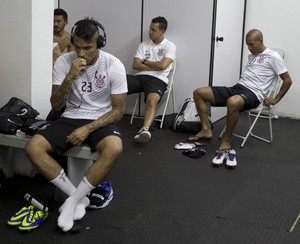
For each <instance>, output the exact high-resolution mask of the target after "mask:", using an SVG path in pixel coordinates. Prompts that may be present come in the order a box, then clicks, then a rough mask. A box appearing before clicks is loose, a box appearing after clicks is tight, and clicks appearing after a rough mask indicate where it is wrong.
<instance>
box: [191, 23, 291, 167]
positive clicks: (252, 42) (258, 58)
mask: <svg viewBox="0 0 300 244" xmlns="http://www.w3.org/2000/svg"><path fill="white" fill-rule="evenodd" d="M246 44H247V46H248V49H249V51H250V52H251V54H250V55H249V57H248V63H247V65H246V67H245V69H244V72H243V74H242V75H241V78H240V80H239V82H238V83H237V84H236V85H234V86H233V87H200V88H198V89H196V90H195V91H194V93H193V95H194V99H195V103H196V107H197V111H198V114H199V116H200V120H201V124H202V129H201V131H200V132H198V133H197V134H196V135H195V136H192V137H190V138H189V139H188V140H189V141H198V140H201V139H206V140H207V139H211V138H212V136H213V133H212V130H211V127H210V124H209V120H208V104H207V103H210V104H211V105H212V106H219V107H225V106H227V118H226V131H225V134H224V136H223V138H222V140H221V144H220V146H219V148H218V150H217V152H216V156H215V157H214V159H213V160H212V163H213V164H214V165H221V164H222V163H223V161H224V159H225V158H227V161H226V164H227V166H229V167H235V166H236V157H235V156H236V155H235V154H236V153H235V151H234V150H233V149H231V141H232V136H233V130H234V128H235V125H236V123H237V121H238V118H239V113H240V112H241V111H244V110H248V109H252V108H256V107H258V105H259V104H260V103H263V104H264V105H266V106H270V105H275V104H277V103H278V102H279V101H280V100H281V99H282V98H283V96H284V95H285V94H286V92H287V91H288V89H289V88H290V86H291V84H292V79H291V77H290V75H289V73H288V71H287V68H286V66H285V64H284V61H283V59H282V58H281V57H280V55H279V54H278V53H277V52H275V51H272V50H271V49H270V48H267V47H266V46H265V45H264V42H263V35H262V33H261V32H260V31H259V30H256V29H253V30H250V31H249V32H248V33H247V35H246ZM278 75H279V76H280V78H281V79H282V81H283V83H282V85H281V87H280V90H279V92H278V94H277V95H276V96H275V97H274V98H273V97H267V96H266V93H267V90H268V87H269V86H270V85H271V83H272V82H276V80H277V77H278Z"/></svg>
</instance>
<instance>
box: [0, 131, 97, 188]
mask: <svg viewBox="0 0 300 244" xmlns="http://www.w3.org/2000/svg"><path fill="white" fill-rule="evenodd" d="M29 139H30V138H29V137H20V136H16V135H7V134H1V133H0V149H1V152H2V153H1V154H5V155H1V156H3V157H4V160H3V161H5V162H3V163H5V164H6V165H2V167H3V166H5V167H13V164H12V163H11V162H9V154H10V153H11V152H10V149H11V148H24V147H25V145H26V143H27V142H28V140H29ZM64 156H66V157H68V166H67V167H68V169H67V170H68V177H69V179H70V180H71V182H72V183H73V184H74V185H75V186H77V185H78V184H79V183H80V181H81V180H82V177H83V175H84V173H85V172H86V170H87V169H88V168H89V167H90V166H91V164H92V163H93V162H94V161H95V160H97V159H98V157H99V152H98V151H96V152H93V153H92V152H91V150H90V147H89V146H87V145H82V146H74V147H72V148H70V149H69V150H68V151H66V152H65V153H64Z"/></svg>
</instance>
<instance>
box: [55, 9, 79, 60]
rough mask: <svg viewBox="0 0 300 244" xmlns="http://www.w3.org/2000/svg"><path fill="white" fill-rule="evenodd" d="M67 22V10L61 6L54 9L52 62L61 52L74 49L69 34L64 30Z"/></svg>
mask: <svg viewBox="0 0 300 244" xmlns="http://www.w3.org/2000/svg"><path fill="white" fill-rule="evenodd" d="M67 24H68V14H67V12H66V11H65V10H63V9H61V8H57V9H55V10H54V20H53V64H54V63H55V61H56V59H57V58H58V57H59V56H60V55H61V54H62V53H64V52H66V51H68V52H70V51H73V50H74V47H73V44H72V43H71V34H70V33H69V32H67V31H65V27H66V25H67Z"/></svg>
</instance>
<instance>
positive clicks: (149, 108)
mask: <svg viewBox="0 0 300 244" xmlns="http://www.w3.org/2000/svg"><path fill="white" fill-rule="evenodd" d="M159 99H160V97H159V95H158V94H156V93H149V94H148V96H147V99H146V111H145V115H144V123H143V127H146V128H149V127H150V126H151V124H152V122H153V120H154V118H155V114H156V109H157V104H158V102H159Z"/></svg>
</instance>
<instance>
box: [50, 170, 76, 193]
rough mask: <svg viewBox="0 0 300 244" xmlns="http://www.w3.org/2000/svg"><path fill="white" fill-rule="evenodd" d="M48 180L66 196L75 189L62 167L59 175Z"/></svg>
mask: <svg viewBox="0 0 300 244" xmlns="http://www.w3.org/2000/svg"><path fill="white" fill-rule="evenodd" d="M50 182H51V183H52V184H53V185H55V186H56V187H57V188H59V189H60V190H62V191H63V192H64V193H66V194H67V195H68V196H71V195H72V194H73V193H74V192H75V190H76V188H75V186H74V185H73V184H72V182H71V181H70V180H69V178H68V176H67V175H66V174H65V171H64V169H62V170H61V171H60V173H59V175H58V176H57V177H56V178H54V179H53V180H50Z"/></svg>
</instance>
